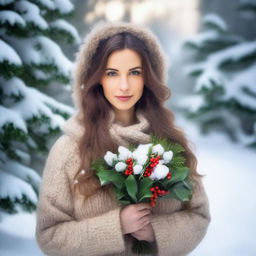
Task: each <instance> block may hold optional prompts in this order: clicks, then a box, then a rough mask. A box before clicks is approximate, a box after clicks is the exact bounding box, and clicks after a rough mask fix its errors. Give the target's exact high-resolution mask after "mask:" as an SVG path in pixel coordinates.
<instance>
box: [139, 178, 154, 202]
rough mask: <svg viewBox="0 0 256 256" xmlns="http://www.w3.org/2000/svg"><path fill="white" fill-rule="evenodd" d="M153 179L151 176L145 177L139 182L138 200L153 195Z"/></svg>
mask: <svg viewBox="0 0 256 256" xmlns="http://www.w3.org/2000/svg"><path fill="white" fill-rule="evenodd" d="M153 182H154V181H153V180H151V179H150V178H143V179H142V180H141V181H140V183H139V193H138V200H139V202H141V201H142V200H143V199H144V198H149V197H151V196H152V192H151V191H150V188H151V186H152V184H153Z"/></svg>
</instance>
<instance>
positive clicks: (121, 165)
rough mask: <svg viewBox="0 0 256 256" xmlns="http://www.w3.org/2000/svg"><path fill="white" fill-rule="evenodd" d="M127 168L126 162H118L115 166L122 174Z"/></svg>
mask: <svg viewBox="0 0 256 256" xmlns="http://www.w3.org/2000/svg"><path fill="white" fill-rule="evenodd" d="M126 166H127V164H125V163H124V162H118V163H117V164H116V165H115V169H116V170H117V171H118V172H122V171H124V170H125V169H126Z"/></svg>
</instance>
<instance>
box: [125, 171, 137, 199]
mask: <svg viewBox="0 0 256 256" xmlns="http://www.w3.org/2000/svg"><path fill="white" fill-rule="evenodd" d="M125 186H126V190H127V192H128V194H129V196H130V197H131V198H132V200H133V201H134V202H135V203H137V197H136V195H137V193H138V185H137V181H136V179H135V177H134V176H133V175H129V176H128V177H127V178H126V180H125Z"/></svg>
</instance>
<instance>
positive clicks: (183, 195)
mask: <svg viewBox="0 0 256 256" xmlns="http://www.w3.org/2000/svg"><path fill="white" fill-rule="evenodd" d="M173 192H174V193H175V194H176V196H177V198H178V199H179V200H180V201H182V202H185V201H189V200H190V199H191V197H192V191H191V190H189V189H187V188H186V187H185V186H184V185H183V184H182V182H180V183H178V184H176V185H175V187H174V188H173Z"/></svg>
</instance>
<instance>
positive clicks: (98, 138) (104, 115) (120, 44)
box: [74, 32, 200, 199]
mask: <svg viewBox="0 0 256 256" xmlns="http://www.w3.org/2000/svg"><path fill="white" fill-rule="evenodd" d="M125 48H128V49H131V50H134V51H136V52H137V53H138V54H139V56H140V57H141V60H142V69H143V77H144V91H143V94H142V97H141V98H140V100H139V101H138V102H137V103H136V105H135V108H136V109H137V110H140V112H142V113H143V114H144V116H145V117H146V119H147V120H148V121H149V123H150V133H153V134H154V135H156V136H159V137H163V138H168V139H170V140H171V141H172V142H175V143H179V144H181V145H182V146H183V147H184V148H185V150H186V151H185V152H184V157H185V158H186V164H187V166H188V167H189V168H190V169H191V173H190V176H191V178H192V180H193V179H194V178H195V177H196V176H200V175H199V174H198V173H197V171H196V166H197V159H196V157H195V155H194V154H193V152H192V150H191V149H190V146H189V142H188V141H187V139H186V138H185V135H184V132H183V131H182V130H181V129H180V128H178V127H176V126H175V124H174V114H173V113H172V111H170V110H169V109H167V108H166V107H165V106H164V103H165V101H166V100H167V99H168V98H170V96H171V91H170V89H169V88H168V87H167V86H166V85H165V84H163V83H162V82H161V81H160V79H159V78H158V76H157V74H156V72H155V69H154V66H153V64H152V63H153V61H152V60H151V59H150V54H149V51H150V49H148V48H147V47H146V45H145V44H144V42H143V41H142V40H140V39H139V38H137V37H136V36H134V35H132V34H131V33H129V32H122V33H119V34H115V35H113V36H111V37H109V38H107V39H105V40H102V41H100V44H99V46H98V48H97V50H96V53H95V54H94V55H93V57H92V59H91V65H90V68H89V70H88V71H87V72H86V75H84V77H83V82H84V89H83V90H82V111H83V116H84V118H83V121H82V122H83V123H82V125H83V126H84V127H85V132H84V134H83V136H82V137H81V140H80V143H79V150H80V157H81V166H80V169H79V170H77V173H76V175H75V177H74V179H77V180H78V183H76V185H75V189H77V190H78V191H79V193H80V194H82V195H84V197H85V199H86V198H88V197H90V196H91V195H93V194H95V193H96V192H97V191H98V190H100V189H103V190H106V191H108V192H109V189H108V188H109V187H110V186H105V188H104V187H103V188H101V186H100V183H99V180H98V178H97V177H96V175H95V173H94V171H92V170H91V169H90V165H91V163H92V162H93V160H95V159H96V158H98V157H101V156H102V155H103V154H105V152H106V151H108V150H109V151H112V152H115V151H117V148H118V145H117V144H116V142H115V141H114V140H113V139H112V138H111V136H110V133H109V129H108V128H109V127H108V124H109V119H110V110H111V104H110V103H109V102H108V101H107V100H106V98H105V97H104V94H103V89H102V86H101V84H100V81H101V77H102V76H103V73H104V69H105V67H106V65H107V61H108V57H109V56H110V54H111V53H113V52H114V51H117V50H122V49H125ZM82 169H83V170H85V174H83V175H80V170H82Z"/></svg>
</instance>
